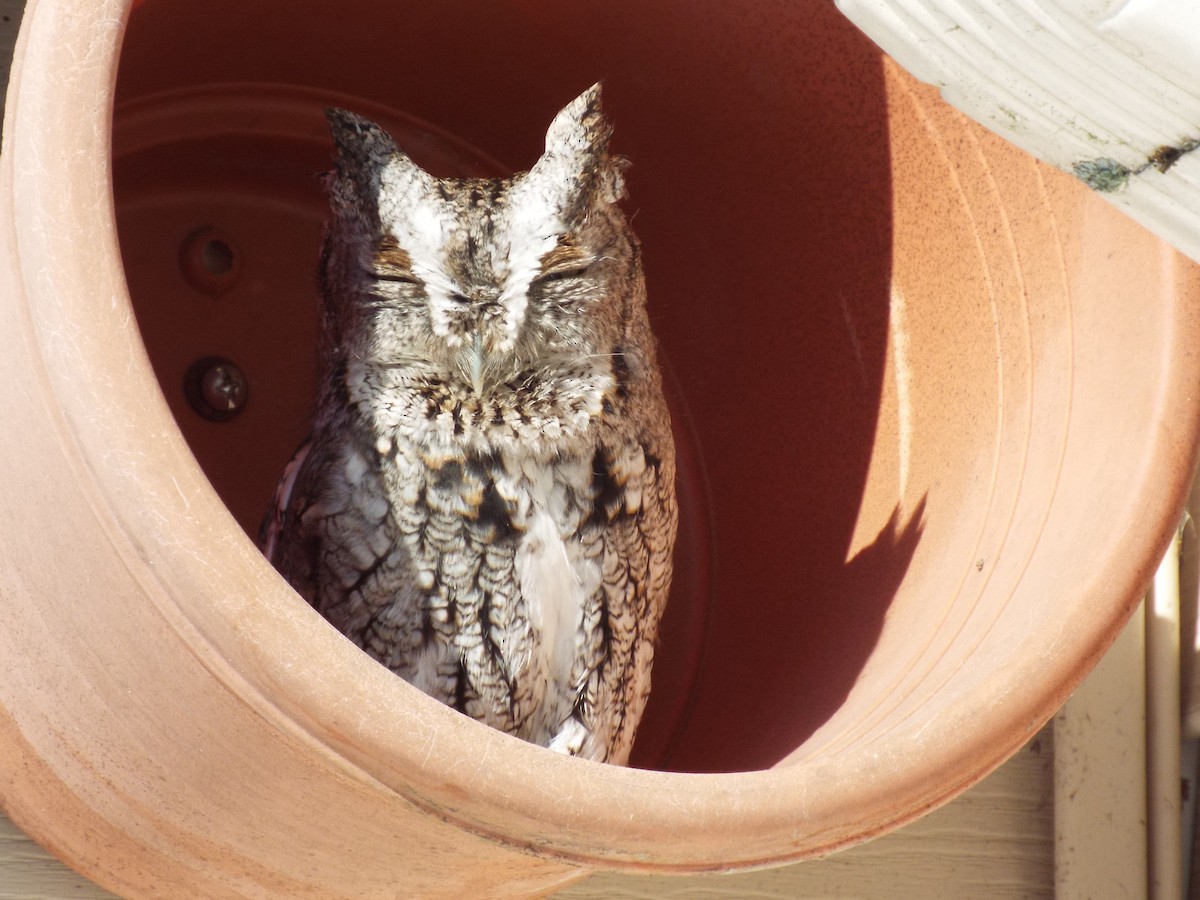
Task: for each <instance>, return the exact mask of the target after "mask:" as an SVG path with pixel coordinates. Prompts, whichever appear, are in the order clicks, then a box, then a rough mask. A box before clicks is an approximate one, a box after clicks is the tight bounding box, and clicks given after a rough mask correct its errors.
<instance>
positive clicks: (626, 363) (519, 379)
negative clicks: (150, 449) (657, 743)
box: [263, 86, 676, 763]
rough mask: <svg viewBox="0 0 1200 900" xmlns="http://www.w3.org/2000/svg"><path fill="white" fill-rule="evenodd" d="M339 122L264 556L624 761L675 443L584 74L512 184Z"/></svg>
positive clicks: (369, 625) (436, 690)
mask: <svg viewBox="0 0 1200 900" xmlns="http://www.w3.org/2000/svg"><path fill="white" fill-rule="evenodd" d="M328 119H329V123H330V127H331V129H332V133H333V139H334V144H335V147H336V154H335V159H336V171H335V172H334V173H332V175H331V177H330V179H329V192H330V198H331V205H332V209H333V217H332V220H331V221H330V223H329V225H328V226H327V229H326V235H325V244H324V249H323V252H322V258H321V266H320V287H321V295H322V308H321V327H320V334H321V337H320V345H319V358H320V365H321V372H320V377H319V380H318V383H319V388H318V395H317V406H316V415H315V419H314V423H313V432H312V437H311V439H310V441H309V442H308V443H307V444H306V445H305V447H304V448H302V449H301V451H300V452H299V453H298V454H297V456H296V458H295V459H294V460H293V461H292V463H291V464H290V465H289V467H288V469H287V471H286V472H285V475H284V478H283V479H282V481H281V483H280V488H279V491H278V494H277V497H276V502H275V507H274V508H273V509H272V510H271V512H270V513H269V515H268V517H267V520H266V521H265V523H264V533H263V549H264V552H265V553H266V554H267V556H268V558H270V559H271V560H272V561H273V562H274V564H275V565H276V567H277V568H278V569H279V570H280V572H282V573H283V575H284V576H285V577H286V578H287V579H288V580H289V581H290V582H291V584H292V585H293V586H294V587H295V588H296V590H297V591H299V592H300V594H302V595H303V596H304V597H305V598H306V599H307V600H308V601H309V602H310V603H312V604H313V606H314V607H316V609H317V610H319V611H320V612H321V613H322V614H323V615H324V616H325V617H326V618H327V619H328V620H329V621H330V622H331V623H332V624H333V625H335V626H336V627H337V628H339V629H340V630H341V631H342V632H343V633H345V634H346V635H348V636H349V637H350V638H351V639H352V640H353V641H354V642H355V643H357V644H358V645H359V646H361V647H362V648H363V649H364V650H366V651H367V652H368V653H369V654H371V655H372V656H373V657H375V658H376V659H377V660H379V661H380V662H381V663H383V664H384V665H385V666H387V667H389V668H390V669H392V670H393V671H394V672H396V673H397V674H398V675H400V676H401V677H402V678H404V679H405V680H407V681H409V682H411V683H412V684H414V685H416V686H417V687H419V688H420V689H421V690H423V691H425V692H427V693H428V694H430V695H432V696H434V697H436V698H438V699H439V700H441V701H443V702H445V703H447V704H449V705H451V706H453V707H455V708H457V709H459V710H461V711H462V712H464V713H466V714H467V715H469V716H473V717H474V718H476V719H479V720H480V721H483V722H486V723H488V724H489V725H492V726H494V727H496V728H500V729H502V730H504V731H507V732H510V733H512V734H515V735H518V736H520V737H522V738H525V739H527V740H530V741H533V742H535V743H538V744H541V745H543V746H548V747H551V748H552V749H555V750H559V751H562V752H565V753H571V754H578V755H580V756H585V757H588V758H592V759H598V760H607V761H610V762H616V763H624V762H625V761H626V760H627V759H628V756H629V750H630V747H631V745H632V743H633V738H634V734H635V732H636V730H637V724H638V721H639V719H640V718H641V715H642V711H643V708H644V706H645V702H646V698H647V695H648V693H649V689H650V667H651V662H652V659H653V655H654V640H655V633H656V631H657V628H658V622H659V618H660V616H661V614H662V610H663V606H664V604H665V602H666V598H667V592H668V589H669V585H670V580H671V553H672V548H673V545H674V540H675V528H676V506H675V493H674V481H675V458H674V449H673V446H672V440H671V429H670V421H669V417H668V413H667V407H666V403H665V401H664V399H663V393H662V384H661V379H660V376H659V371H658V367H657V364H656V361H655V346H654V339H653V336H652V335H651V333H650V325H649V321H648V319H647V316H646V301H645V285H644V281H643V277H642V266H641V260H640V251H639V246H638V242H637V239H636V238H635V237H634V235H633V233H632V231H631V230H630V227H629V223H628V221H627V219H626V218H625V216H624V214H623V213H622V212H621V210H620V209H619V207H618V205H617V201H618V200H619V199H620V198H621V196H622V194H623V190H624V188H623V181H622V171H623V168H624V161H623V160H621V159H619V158H616V157H612V156H610V155H609V154H608V149H607V148H608V137H609V127H608V124H607V123H606V121H605V119H604V118H603V116H602V114H601V112H600V89H599V86H596V87H593V88H591V89H590V90H588V91H586V92H585V93H584V94H583V95H582V96H580V97H579V98H578V99H577V100H575V101H574V102H573V103H571V104H570V105H569V106H567V107H566V109H564V110H563V111H562V112H561V113H559V114H558V116H557V117H556V118H555V120H554V122H553V124H552V125H551V126H550V129H549V131H548V133H547V136H546V152H545V154H544V155H543V156H542V157H541V159H539V160H538V162H537V163H536V164H535V165H534V166H533V168H532V169H531V170H530V171H528V172H523V173H520V174H517V175H515V176H513V177H512V178H507V179H496V180H485V179H436V178H434V177H432V176H430V175H429V174H428V173H426V172H425V171H423V170H422V169H421V168H419V167H418V166H416V165H415V164H414V163H413V162H412V161H411V160H410V159H409V158H408V157H407V156H406V155H405V154H404V153H403V152H402V151H401V150H400V149H399V148H398V147H397V146H396V145H395V143H394V142H393V141H392V139H391V138H390V137H389V136H388V135H387V134H386V133H385V132H384V131H383V130H382V129H380V128H379V127H378V126H377V125H375V124H373V123H371V122H369V121H367V120H365V119H362V118H360V117H358V116H356V115H354V114H353V113H349V112H346V111H344V110H330V111H329V112H328Z"/></svg>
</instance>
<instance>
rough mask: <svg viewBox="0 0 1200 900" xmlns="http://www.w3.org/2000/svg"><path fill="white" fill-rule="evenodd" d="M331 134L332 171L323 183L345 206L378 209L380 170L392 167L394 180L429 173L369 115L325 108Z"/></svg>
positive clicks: (424, 179) (418, 178)
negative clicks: (332, 149)
mask: <svg viewBox="0 0 1200 900" xmlns="http://www.w3.org/2000/svg"><path fill="white" fill-rule="evenodd" d="M325 119H326V121H327V122H328V123H329V133H330V135H331V136H332V137H333V146H334V154H333V160H334V172H333V173H332V175H331V177H329V178H327V179H326V185H327V187H328V190H329V193H330V195H331V197H332V199H333V201H334V205H335V207H337V206H338V205H339V204H340V205H341V206H342V207H343V209H346V210H356V211H358V212H360V213H362V212H365V211H369V210H370V211H375V212H377V211H378V206H379V197H380V191H381V188H382V184H383V177H384V170H385V169H388V168H389V167H390V168H391V169H392V175H391V178H392V180H393V181H394V182H403V181H414V180H415V181H417V182H420V183H421V184H422V185H425V184H426V183H427V182H429V181H430V180H431V179H430V176H429V175H427V174H426V173H425V171H424V170H423V169H421V167H420V166H418V165H417V164H416V163H414V162H413V161H412V160H411V159H409V157H408V155H407V154H406V153H405V152H404V151H403V150H401V149H400V147H399V146H398V145H397V144H396V142H395V141H394V140H393V139H392V136H391V135H390V134H388V133H387V132H386V131H384V130H383V128H381V127H380V126H379V125H377V124H376V123H374V122H372V121H371V120H370V119H367V118H364V117H363V116H360V115H358V114H357V113H352V112H350V111H349V110H345V109H337V108H330V109H327V110H325Z"/></svg>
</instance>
